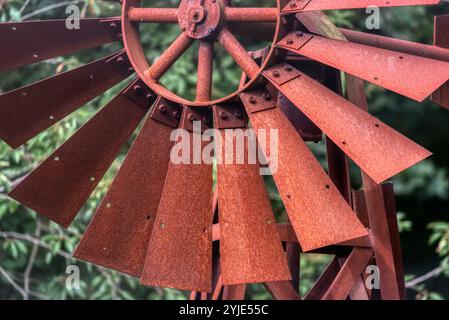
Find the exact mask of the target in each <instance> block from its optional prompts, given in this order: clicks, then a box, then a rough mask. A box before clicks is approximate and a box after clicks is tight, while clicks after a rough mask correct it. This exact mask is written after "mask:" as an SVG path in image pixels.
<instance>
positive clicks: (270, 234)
mask: <svg viewBox="0 0 449 320" xmlns="http://www.w3.org/2000/svg"><path fill="white" fill-rule="evenodd" d="M220 136H221V138H220V139H218V141H217V143H221V144H222V150H225V152H226V153H228V152H229V153H233V154H234V156H233V159H234V160H235V159H237V156H238V155H237V148H238V142H237V139H239V138H235V136H234V135H229V134H226V130H221V131H220ZM243 140H246V142H244V143H245V148H244V150H239V152H244V154H248V153H247V150H248V139H243ZM226 156H228V154H226ZM224 158H225V157H224V156H223V157H222V155H220V156H219V159H220V160H219V162H218V169H217V174H218V179H217V188H218V206H219V208H220V210H219V216H220V225H221V226H222V227H221V228H220V230H221V235H220V257H221V272H222V276H223V284H224V285H235V284H244V283H260V282H268V281H282V280H290V279H291V276H290V272H289V269H288V265H287V260H286V257H285V254H284V250H283V248H282V243H281V240H280V237H279V232H278V230H277V226H276V220H275V218H274V215H273V211H272V208H271V203H270V200H269V199H268V194H267V192H266V189H265V184H264V182H263V179H262V176H261V175H260V172H259V168H260V166H259V164H248V163H247V162H246V163H245V164H237V163H236V161H233V163H229V164H227V163H226V161H225V159H224Z"/></svg>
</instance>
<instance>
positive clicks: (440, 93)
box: [432, 81, 449, 109]
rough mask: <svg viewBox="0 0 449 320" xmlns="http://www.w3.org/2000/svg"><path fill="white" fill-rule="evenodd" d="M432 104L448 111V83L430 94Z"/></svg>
mask: <svg viewBox="0 0 449 320" xmlns="http://www.w3.org/2000/svg"><path fill="white" fill-rule="evenodd" d="M432 102H435V103H436V104H438V105H440V106H441V107H443V108H446V109H449V81H448V82H446V83H445V84H443V85H442V86H441V87H440V88H439V89H438V90H437V91H435V92H434V93H433V94H432Z"/></svg>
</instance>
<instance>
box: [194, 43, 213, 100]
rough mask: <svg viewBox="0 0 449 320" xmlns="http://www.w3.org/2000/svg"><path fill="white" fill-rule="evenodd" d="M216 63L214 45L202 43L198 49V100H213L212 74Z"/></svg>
mask: <svg viewBox="0 0 449 320" xmlns="http://www.w3.org/2000/svg"><path fill="white" fill-rule="evenodd" d="M213 62H214V43H213V42H209V41H201V42H200V44H199V48H198V68H197V69H198V71H197V84H196V100H197V101H209V100H211V98H212V73H213V69H214V66H213Z"/></svg>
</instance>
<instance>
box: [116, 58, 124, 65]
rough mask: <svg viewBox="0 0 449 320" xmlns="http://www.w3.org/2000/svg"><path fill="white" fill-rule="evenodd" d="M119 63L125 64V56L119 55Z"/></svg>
mask: <svg viewBox="0 0 449 320" xmlns="http://www.w3.org/2000/svg"><path fill="white" fill-rule="evenodd" d="M117 63H118V64H124V63H125V58H123V57H118V58H117Z"/></svg>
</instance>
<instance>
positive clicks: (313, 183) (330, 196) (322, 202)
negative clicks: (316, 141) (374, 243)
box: [241, 91, 367, 251]
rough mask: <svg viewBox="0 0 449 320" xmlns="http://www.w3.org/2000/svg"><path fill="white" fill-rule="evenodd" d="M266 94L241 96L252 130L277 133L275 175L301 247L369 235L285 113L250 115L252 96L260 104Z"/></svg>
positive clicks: (266, 112) (306, 249)
mask: <svg viewBox="0 0 449 320" xmlns="http://www.w3.org/2000/svg"><path fill="white" fill-rule="evenodd" d="M263 94H264V92H263V91H253V92H249V93H244V94H242V95H241V97H242V101H243V103H244V105H245V107H246V108H247V111H248V113H249V117H250V121H251V123H252V126H253V128H255V129H256V130H259V129H266V130H268V132H269V131H270V129H274V130H278V131H277V134H278V140H277V142H278V143H277V145H278V148H279V150H278V166H277V172H274V173H273V176H274V179H275V182H276V185H277V187H278V189H279V193H280V196H281V198H282V200H283V202H284V205H285V207H286V210H287V213H288V216H289V218H290V221H291V223H292V225H293V227H294V229H295V232H296V234H297V236H298V239H299V242H300V244H301V248H302V249H303V250H304V251H310V250H313V249H316V248H320V247H324V246H328V245H331V244H336V243H339V242H343V241H346V240H350V239H354V238H358V237H361V236H364V235H366V234H367V231H366V230H365V228H364V227H363V226H362V224H361V223H360V221H358V219H357V218H356V216H355V215H354V213H353V211H352V210H351V208H350V207H349V205H348V204H347V203H346V202H345V200H344V199H343V197H342V196H341V195H340V193H339V192H338V190H337V189H336V187H335V186H334V184H333V183H332V181H331V180H330V178H329V176H327V175H326V173H325V172H324V170H323V168H321V166H320V165H319V163H318V161H317V160H316V159H315V157H314V156H313V154H312V153H311V151H310V150H309V149H308V148H307V146H306V144H305V143H304V142H303V140H302V139H301V138H300V137H299V135H298V134H297V133H296V131H295V129H294V128H293V127H292V125H291V124H290V123H289V121H288V119H287V118H286V117H285V116H284V115H283V114H282V112H281V111H280V110H279V109H277V108H275V109H269V110H265V111H263V112H256V113H250V111H249V108H248V107H247V106H248V105H249V104H250V102H249V99H250V97H251V96H253V97H255V98H256V99H257V101H258V102H257V103H259V102H261V101H263V98H262V97H263ZM267 152H270V150H268V151H267ZM267 158H269V157H267Z"/></svg>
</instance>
